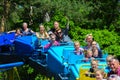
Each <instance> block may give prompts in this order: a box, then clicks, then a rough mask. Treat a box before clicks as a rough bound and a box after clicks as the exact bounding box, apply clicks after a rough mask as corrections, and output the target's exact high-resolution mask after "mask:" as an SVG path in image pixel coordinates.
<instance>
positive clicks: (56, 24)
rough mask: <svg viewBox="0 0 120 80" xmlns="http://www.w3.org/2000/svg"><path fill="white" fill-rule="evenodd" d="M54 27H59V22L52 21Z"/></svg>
mask: <svg viewBox="0 0 120 80" xmlns="http://www.w3.org/2000/svg"><path fill="white" fill-rule="evenodd" d="M54 28H55V29H58V28H59V23H58V22H57V21H55V22H54Z"/></svg>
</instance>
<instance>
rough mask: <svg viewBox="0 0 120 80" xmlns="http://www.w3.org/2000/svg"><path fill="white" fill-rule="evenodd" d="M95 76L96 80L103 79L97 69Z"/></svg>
mask: <svg viewBox="0 0 120 80" xmlns="http://www.w3.org/2000/svg"><path fill="white" fill-rule="evenodd" d="M95 77H96V80H103V73H102V72H101V71H100V70H98V71H96V72H95Z"/></svg>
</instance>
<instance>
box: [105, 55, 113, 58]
mask: <svg viewBox="0 0 120 80" xmlns="http://www.w3.org/2000/svg"><path fill="white" fill-rule="evenodd" d="M114 57H115V56H113V55H108V56H107V58H106V59H113V58H114Z"/></svg>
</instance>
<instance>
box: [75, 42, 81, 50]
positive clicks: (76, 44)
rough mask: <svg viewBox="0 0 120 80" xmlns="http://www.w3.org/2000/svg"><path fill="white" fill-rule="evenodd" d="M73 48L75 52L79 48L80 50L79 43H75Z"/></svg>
mask: <svg viewBox="0 0 120 80" xmlns="http://www.w3.org/2000/svg"><path fill="white" fill-rule="evenodd" d="M74 47H75V50H79V48H80V43H79V42H75V43H74Z"/></svg>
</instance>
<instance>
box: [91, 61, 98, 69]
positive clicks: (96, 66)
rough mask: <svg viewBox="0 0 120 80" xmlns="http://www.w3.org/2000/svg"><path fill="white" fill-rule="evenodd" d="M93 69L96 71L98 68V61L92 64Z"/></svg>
mask: <svg viewBox="0 0 120 80" xmlns="http://www.w3.org/2000/svg"><path fill="white" fill-rule="evenodd" d="M91 67H92V68H93V69H94V70H95V69H97V68H98V62H97V61H96V60H93V61H92V62H91Z"/></svg>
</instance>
